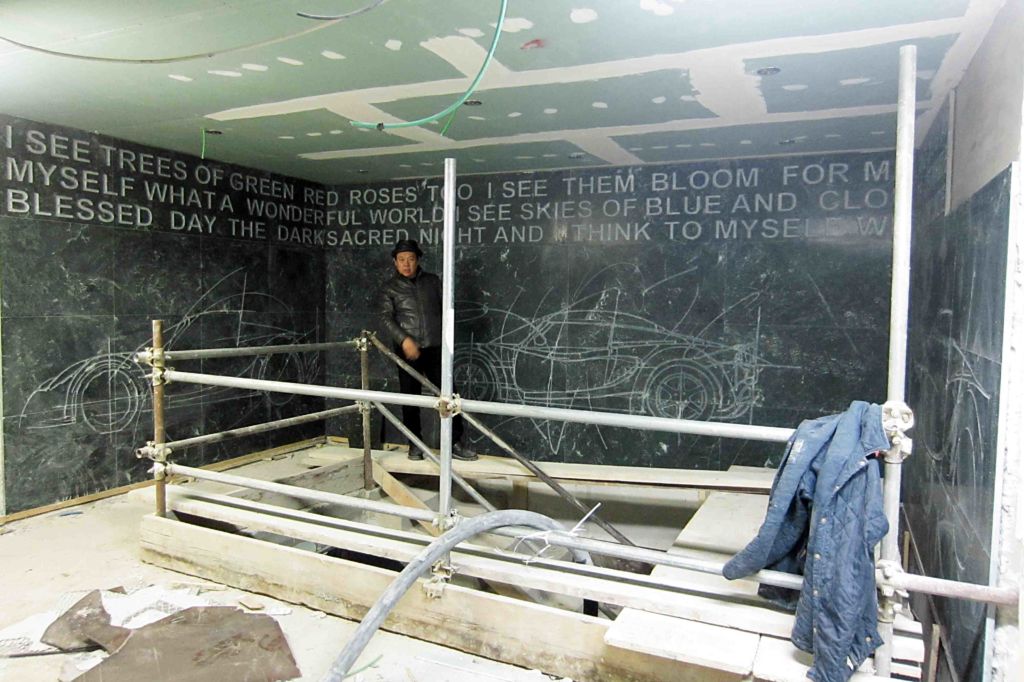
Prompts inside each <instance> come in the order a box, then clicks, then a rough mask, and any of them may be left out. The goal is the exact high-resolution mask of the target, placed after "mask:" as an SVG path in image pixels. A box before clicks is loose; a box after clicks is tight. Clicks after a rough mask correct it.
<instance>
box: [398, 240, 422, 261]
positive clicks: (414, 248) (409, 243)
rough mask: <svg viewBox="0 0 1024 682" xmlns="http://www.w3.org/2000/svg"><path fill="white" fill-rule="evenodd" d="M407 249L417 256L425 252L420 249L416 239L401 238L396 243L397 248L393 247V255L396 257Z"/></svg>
mask: <svg viewBox="0 0 1024 682" xmlns="http://www.w3.org/2000/svg"><path fill="white" fill-rule="evenodd" d="M406 251H411V252H412V253H415V254H416V257H417V258H419V257H420V256H422V255H423V252H422V251H420V245H419V244H417V243H416V240H415V239H401V240H399V241H398V243H397V244H395V248H393V249H391V257H392V258H395V257H396V256H397V255H398V254H400V253H404V252H406Z"/></svg>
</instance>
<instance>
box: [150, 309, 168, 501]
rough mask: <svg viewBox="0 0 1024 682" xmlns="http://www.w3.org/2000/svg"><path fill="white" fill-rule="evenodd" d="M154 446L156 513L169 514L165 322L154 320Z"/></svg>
mask: <svg viewBox="0 0 1024 682" xmlns="http://www.w3.org/2000/svg"><path fill="white" fill-rule="evenodd" d="M152 326H153V355H152V358H153V360H152V366H153V372H152V381H153V446H154V447H155V449H156V452H157V455H156V458H155V459H156V461H155V465H154V473H153V475H154V478H155V479H156V515H157V516H160V517H164V516H167V476H166V474H165V473H164V467H163V465H164V463H165V462H166V461H167V456H166V454H164V452H163V448H162V446H163V444H164V443H165V442H166V441H167V433H166V431H165V430H164V374H163V370H164V322H163V320H153V323H152Z"/></svg>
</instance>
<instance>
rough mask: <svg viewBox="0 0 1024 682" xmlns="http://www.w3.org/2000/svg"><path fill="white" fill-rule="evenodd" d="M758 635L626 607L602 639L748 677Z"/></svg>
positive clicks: (613, 643) (633, 649) (606, 641)
mask: <svg viewBox="0 0 1024 682" xmlns="http://www.w3.org/2000/svg"><path fill="white" fill-rule="evenodd" d="M759 639H760V636H759V635H755V634H754V633H751V632H742V631H740V630H732V629H730V628H722V627H718V626H715V625H708V624H707V623H698V622H697V621H693V620H686V619H684V618H672V617H670V616H662V615H657V614H652V613H644V612H642V611H637V610H636V609H625V610H623V611H622V613H620V614H619V617H618V618H616V619H615V623H614V624H613V625H612V626H611V627H610V628H608V631H607V632H606V633H605V638H604V641H605V643H607V644H610V645H611V646H616V647H621V648H623V649H627V650H629V651H640V652H643V653H646V654H651V655H652V656H660V657H662V658H666V659H670V660H673V661H680V662H682V663H688V664H691V665H700V666H706V667H709V668H714V669H716V670H723V671H725V672H730V673H735V674H736V675H740V676H744V677H745V676H747V675H749V674H750V672H751V671H752V670H753V669H754V659H755V657H756V656H757V645H758V640H759Z"/></svg>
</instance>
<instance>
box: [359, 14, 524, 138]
mask: <svg viewBox="0 0 1024 682" xmlns="http://www.w3.org/2000/svg"><path fill="white" fill-rule="evenodd" d="M507 9H508V0H501V12H500V13H499V14H498V26H497V28H495V29H494V40H492V41H491V49H490V50H488V51H487V57H486V58H485V59H484V63H483V65H482V66H481V67H480V71H479V72H478V73H477V74H476V78H474V79H473V82H472V83H470V84H469V89H468V90H466V92H465V93H464V94H463V95H462V97H460V98H459V99H457V100H455V101H454V102H452V103H451V104H450V105H448V107H447V108H445V109H444V110H443V111H439V112H437V113H436V114H434V115H433V116H427V117H426V118H421V119H417V120H415V121H406V122H404V123H367V122H366V121H350V123H351V124H352V125H353V126H355V127H356V128H376V129H377V130H387V129H389V128H412V127H414V126H421V125H424V124H426V123H430V122H431V121H436V120H438V119H439V118H442V117H444V116H447V115H448V114H450V113H452V112H453V111H455V110H456V109H458V108H459V107H460V106H462V103H463V102H465V101H466V100H467V99H469V96H470V95H472V94H473V90H475V89H476V86H477V85H479V84H480V80H481V79H482V78H483V77H484V72H485V71H486V70H487V66H488V65H489V64H490V63H491V58H492V57H493V56H494V52H495V50H497V49H498V38H499V37H500V36H501V28H502V26H504V25H505V10H507ZM446 129H447V128H446ZM442 134H443V133H442Z"/></svg>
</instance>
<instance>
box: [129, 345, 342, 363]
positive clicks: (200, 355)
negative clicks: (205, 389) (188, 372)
mask: <svg viewBox="0 0 1024 682" xmlns="http://www.w3.org/2000/svg"><path fill="white" fill-rule="evenodd" d="M355 345H356V341H330V342H325V343H291V344H284V345H280V346H241V347H239V348H207V349H203V350H175V351H167V352H166V353H164V358H165V360H166V361H167V362H174V361H176V360H209V359H214V358H242V357H247V356H251V355H275V354H278V353H304V352H307V351H317V350H334V349H337V348H352V347H354V346H355ZM136 359H137V360H138V361H139V362H148V359H147V358H146V353H145V352H142V353H138V354H137V355H136Z"/></svg>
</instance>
